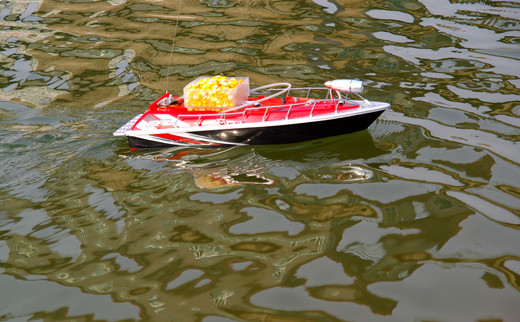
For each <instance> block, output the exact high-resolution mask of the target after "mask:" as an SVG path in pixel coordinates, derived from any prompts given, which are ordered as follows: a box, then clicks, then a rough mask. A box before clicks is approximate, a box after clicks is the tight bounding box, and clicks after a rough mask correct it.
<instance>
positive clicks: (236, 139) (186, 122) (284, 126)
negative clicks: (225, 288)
mask: <svg viewBox="0 0 520 322" xmlns="http://www.w3.org/2000/svg"><path fill="white" fill-rule="evenodd" d="M247 86H249V85H247ZM248 90H249V89H248ZM362 90H363V83H362V82H361V81H357V80H345V79H343V80H333V81H329V82H326V83H325V86H324V87H319V88H316V87H309V88H292V87H291V85H290V84H288V83H276V84H271V85H267V86H262V87H259V88H256V89H253V90H251V91H248V93H247V94H248V96H247V98H246V100H245V101H243V102H242V103H241V104H239V105H237V106H233V107H230V108H217V109H199V108H190V107H189V106H185V98H184V97H182V96H181V97H173V96H172V95H171V94H169V93H166V94H164V95H163V96H162V97H160V98H159V99H157V100H156V101H155V102H153V103H152V104H151V105H150V107H149V108H148V110H147V111H146V112H145V113H144V114H140V115H137V116H136V117H134V118H133V119H132V120H130V121H129V122H128V123H126V124H125V125H123V126H122V127H121V128H119V129H118V130H117V131H115V132H114V135H115V136H126V137H127V138H128V142H129V144H130V147H131V148H160V147H171V146H199V147H217V146H234V145H266V144H286V143H295V142H302V141H308V140H314V139H320V138H324V137H330V136H336V135H341V134H347V133H352V132H356V131H361V130H365V129H367V128H368V127H369V126H370V124H372V123H373V122H374V121H375V120H376V119H377V118H378V117H379V115H381V113H383V112H384V111H385V110H386V109H387V108H389V107H390V105H389V104H388V103H381V102H370V101H368V100H366V99H364V98H362V97H361V96H359V93H360V92H361V91H362ZM351 93H353V94H356V95H358V96H359V98H360V99H357V100H354V99H350V98H349V97H348V95H349V94H351Z"/></svg>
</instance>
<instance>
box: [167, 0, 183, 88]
mask: <svg viewBox="0 0 520 322" xmlns="http://www.w3.org/2000/svg"><path fill="white" fill-rule="evenodd" d="M181 5H182V0H180V1H179V7H178V8H177V19H176V21H175V30H174V32H173V39H172V48H171V50H170V61H169V62H168V69H167V71H166V93H168V81H169V77H170V66H171V65H172V56H173V48H174V47H175V37H176V36H177V27H178V26H179V16H180V14H181Z"/></svg>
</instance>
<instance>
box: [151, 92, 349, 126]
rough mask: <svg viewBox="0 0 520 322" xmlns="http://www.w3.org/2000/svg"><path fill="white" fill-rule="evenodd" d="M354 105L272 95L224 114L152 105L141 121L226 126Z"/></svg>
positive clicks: (314, 113) (171, 124) (178, 124)
mask: <svg viewBox="0 0 520 322" xmlns="http://www.w3.org/2000/svg"><path fill="white" fill-rule="evenodd" d="M253 100H254V99H253ZM355 108H359V105H358V104H352V103H350V102H349V103H343V104H342V103H338V101H337V100H318V99H310V98H295V97H286V98H285V99H283V100H282V99H279V98H272V99H269V100H266V101H263V102H261V103H258V106H250V107H246V108H243V109H241V110H239V111H233V112H226V113H222V112H221V111H218V110H207V109H205V110H203V109H189V108H186V107H185V106H183V105H175V106H170V107H161V106H158V105H157V104H152V105H151V106H150V109H149V110H148V111H147V113H146V114H145V115H144V116H143V120H145V121H147V127H151V126H153V127H157V128H172V127H188V126H209V125H219V124H220V125H228V124H244V123H258V122H268V121H269V122H272V121H284V120H293V119H297V118H307V117H315V116H320V115H325V114H331V113H339V112H343V111H346V110H351V109H355ZM172 120H173V121H172Z"/></svg>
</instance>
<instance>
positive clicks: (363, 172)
mask: <svg viewBox="0 0 520 322" xmlns="http://www.w3.org/2000/svg"><path fill="white" fill-rule="evenodd" d="M373 176H374V172H372V171H370V170H368V169H364V168H362V167H356V166H349V167H346V168H345V169H344V170H343V171H341V172H340V174H339V177H338V179H340V180H342V181H364V180H369V179H372V177H373Z"/></svg>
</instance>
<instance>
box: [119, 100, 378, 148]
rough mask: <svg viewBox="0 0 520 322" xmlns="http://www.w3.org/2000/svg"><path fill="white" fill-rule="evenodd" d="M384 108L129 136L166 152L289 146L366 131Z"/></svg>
mask: <svg viewBox="0 0 520 322" xmlns="http://www.w3.org/2000/svg"><path fill="white" fill-rule="evenodd" d="M384 110H385V109H384V108H382V109H376V110H373V111H371V112H368V113H363V114H357V115H336V116H334V117H332V118H323V119H319V118H314V119H313V118H309V120H307V121H306V122H298V123H294V122H293V123H291V122H282V123H279V124H269V123H271V122H264V123H261V124H256V125H254V126H241V127H236V126H235V127H227V128H214V129H210V130H204V129H202V128H187V129H183V130H182V131H180V130H179V129H176V130H175V131H165V132H164V133H156V134H143V135H128V136H127V137H128V142H129V145H130V147H132V148H163V147H171V146H200V147H218V146H233V145H271V144H289V143H297V142H304V141H310V140H316V139H321V138H325V137H331V136H337V135H342V134H348V133H353V132H357V131H362V130H366V129H367V128H368V127H369V126H370V125H371V124H372V123H373V122H374V121H375V120H376V119H377V118H378V117H379V116H380V115H381V113H383V112H384Z"/></svg>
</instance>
